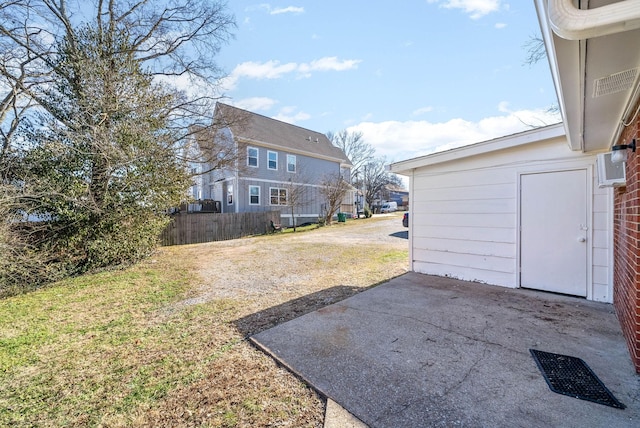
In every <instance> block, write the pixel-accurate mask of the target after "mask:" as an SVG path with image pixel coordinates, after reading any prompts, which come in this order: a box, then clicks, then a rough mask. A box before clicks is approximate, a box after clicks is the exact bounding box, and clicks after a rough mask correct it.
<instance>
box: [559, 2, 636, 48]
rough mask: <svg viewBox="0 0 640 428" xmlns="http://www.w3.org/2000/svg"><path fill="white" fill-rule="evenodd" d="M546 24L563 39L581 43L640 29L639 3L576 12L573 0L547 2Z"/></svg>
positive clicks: (624, 3) (619, 3) (613, 4)
mask: <svg viewBox="0 0 640 428" xmlns="http://www.w3.org/2000/svg"><path fill="white" fill-rule="evenodd" d="M548 4H549V8H548V10H549V24H550V26H551V28H552V29H553V32H554V33H556V34H557V35H558V36H560V37H562V38H563V39H568V40H583V39H589V38H592V37H599V36H606V35H608V34H614V33H620V32H622V31H628V30H635V29H637V28H640V0H624V1H619V2H617V3H612V4H608V5H606V6H600V7H597V8H594V9H584V10H583V9H578V8H577V7H575V6H574V5H573V0H549V3H548Z"/></svg>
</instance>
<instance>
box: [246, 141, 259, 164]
mask: <svg viewBox="0 0 640 428" xmlns="http://www.w3.org/2000/svg"><path fill="white" fill-rule="evenodd" d="M250 150H255V151H256V155H255V158H256V164H255V165H251V164H250V163H249V159H251V158H252V157H253V156H249V151H250ZM247 166H248V167H250V168H259V167H260V150H259V149H258V148H257V147H251V146H247Z"/></svg>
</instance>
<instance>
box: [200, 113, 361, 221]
mask: <svg viewBox="0 0 640 428" xmlns="http://www.w3.org/2000/svg"><path fill="white" fill-rule="evenodd" d="M215 117H216V121H217V123H222V124H224V125H223V126H222V127H221V129H220V131H219V132H218V134H217V135H216V138H218V139H219V142H220V143H221V144H229V145H231V146H232V147H233V150H234V151H235V152H236V153H237V154H238V161H237V164H236V165H235V167H234V168H229V169H228V170H214V171H212V172H208V173H206V174H203V175H202V176H200V177H199V178H198V180H197V181H196V182H195V183H194V187H193V188H192V194H193V195H194V196H196V195H197V196H198V199H205V200H207V199H209V200H215V201H221V210H222V212H223V213H225V212H235V213H240V212H260V211H272V210H280V212H281V218H282V224H283V225H285V226H292V225H293V224H294V223H293V222H294V217H295V224H296V225H299V224H302V223H307V222H317V221H318V218H319V217H321V216H323V214H324V212H325V208H326V206H325V201H324V200H323V198H322V196H321V195H320V188H321V183H322V182H323V180H324V179H325V178H327V177H331V176H336V175H341V176H342V177H344V178H345V179H346V180H347V181H349V180H350V175H351V173H350V169H351V166H352V165H351V162H350V161H349V159H348V158H347V157H346V155H345V154H344V152H343V151H342V150H341V149H339V148H338V147H336V146H334V145H333V144H331V142H330V141H329V139H328V138H327V137H326V135H324V134H321V133H319V132H315V131H311V130H308V129H305V128H301V127H299V126H295V125H291V124H288V123H285V122H281V121H279V120H275V119H271V118H268V117H266V116H262V115H259V114H255V113H251V112H248V111H246V110H242V109H239V108H237V107H232V106H229V105H226V104H222V103H217V105H216V111H215ZM201 167H202V168H205V169H204V171H206V170H207V169H208V166H207V165H206V164H205V165H202V166H201ZM292 207H293V211H294V212H293V215H292V212H291V211H292ZM343 207H344V208H343V211H346V212H349V213H352V212H353V210H354V201H353V192H349V193H348V195H347V196H346V197H345V200H344V201H343Z"/></svg>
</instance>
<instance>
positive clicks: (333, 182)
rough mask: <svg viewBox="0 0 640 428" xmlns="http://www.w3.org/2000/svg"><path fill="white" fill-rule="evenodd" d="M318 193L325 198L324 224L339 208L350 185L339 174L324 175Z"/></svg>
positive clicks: (328, 222)
mask: <svg viewBox="0 0 640 428" xmlns="http://www.w3.org/2000/svg"><path fill="white" fill-rule="evenodd" d="M320 185H321V187H320V194H321V195H322V197H323V198H324V200H325V204H326V209H325V213H324V219H325V224H327V225H329V224H331V221H332V219H333V216H334V215H335V214H336V213H337V212H338V211H339V210H340V205H341V204H342V200H343V199H344V197H345V196H346V194H347V191H348V190H349V189H350V188H351V185H350V184H349V183H348V182H347V181H346V180H345V179H344V178H343V177H342V176H341V175H340V174H332V175H328V176H326V177H324V178H323V179H322V182H321V184H320Z"/></svg>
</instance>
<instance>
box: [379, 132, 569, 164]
mask: <svg viewBox="0 0 640 428" xmlns="http://www.w3.org/2000/svg"><path fill="white" fill-rule="evenodd" d="M564 136H565V133H564V126H563V124H562V123H557V124H555V125H549V126H545V127H541V128H535V129H531V130H528V131H524V132H520V133H517V134H512V135H507V136H505V137H499V138H494V139H492V140H488V141H483V142H480V143H475V144H470V145H468V146H463V147H458V148H456V149H451V150H446V151H443V152H437V153H431V154H428V155H425V156H420V157H417V158H413V159H408V160H404V161H400V162H395V163H393V164H391V165H390V169H391V172H394V173H396V174H401V175H411V170H413V169H415V168H421V167H425V166H429V165H435V164H439V163H443V162H450V161H455V160H459V159H463V158H467V157H471V156H477V155H483V154H486V153H491V152H495V151H498V150H504V149H510V148H514V147H519V146H523V145H526V144H532V143H536V142H541V141H546V140H550V139H553V138H560V137H564Z"/></svg>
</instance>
